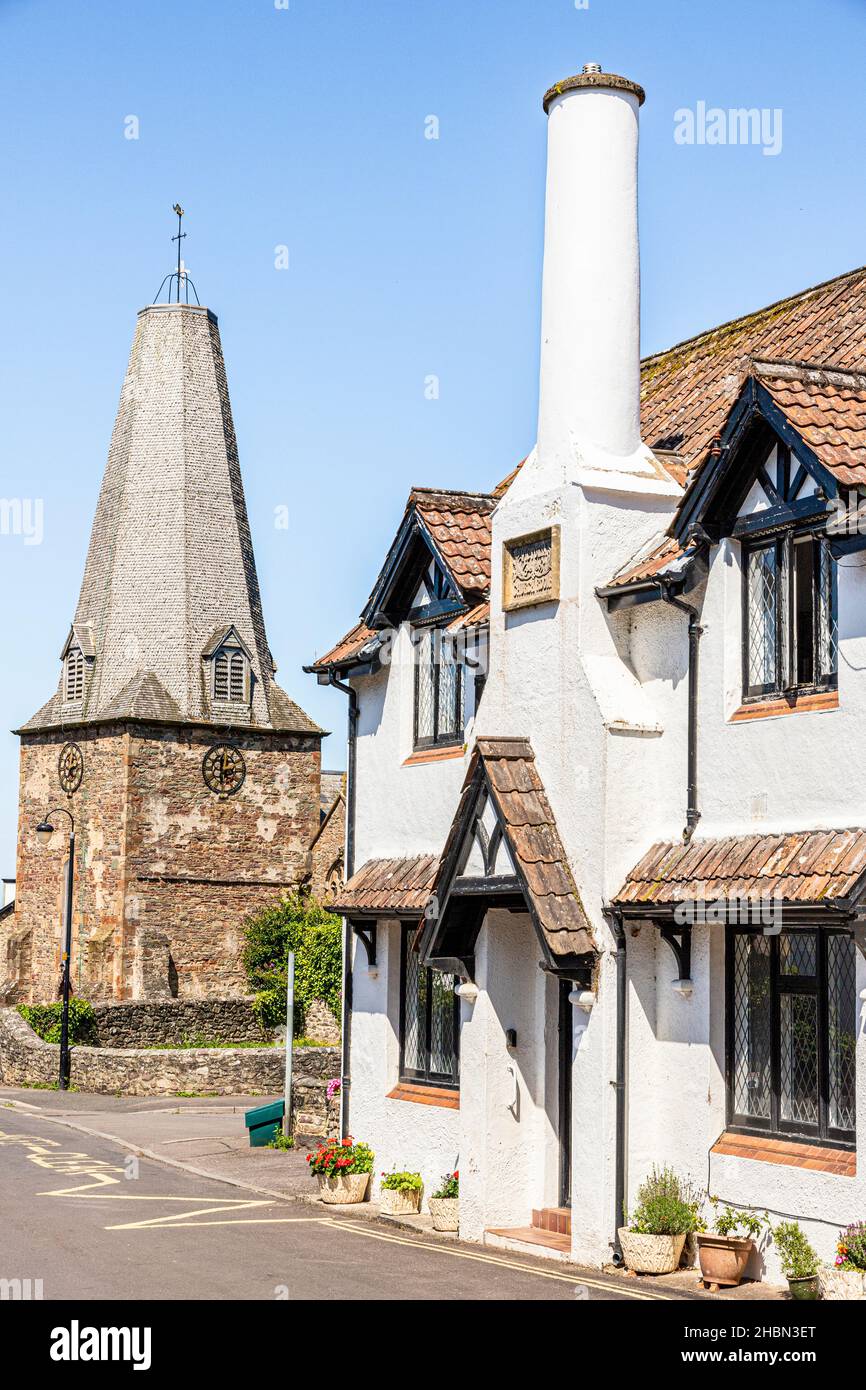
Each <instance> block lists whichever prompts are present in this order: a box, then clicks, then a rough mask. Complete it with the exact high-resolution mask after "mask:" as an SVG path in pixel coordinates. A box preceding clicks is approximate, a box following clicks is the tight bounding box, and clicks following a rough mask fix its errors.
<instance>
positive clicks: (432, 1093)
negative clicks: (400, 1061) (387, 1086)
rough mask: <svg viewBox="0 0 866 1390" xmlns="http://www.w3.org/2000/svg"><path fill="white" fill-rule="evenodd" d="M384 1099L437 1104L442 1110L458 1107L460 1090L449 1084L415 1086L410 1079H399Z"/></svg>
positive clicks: (456, 1108)
mask: <svg viewBox="0 0 866 1390" xmlns="http://www.w3.org/2000/svg"><path fill="white" fill-rule="evenodd" d="M386 1100H408V1101H412V1102H414V1104H415V1105H439V1106H441V1107H442V1108H443V1109H444V1110H459V1109H460V1092H459V1091H455V1090H452V1089H451V1088H450V1087H449V1086H416V1085H415V1084H414V1083H413V1082H411V1081H401V1082H400V1083H399V1084H398V1085H397V1086H395V1087H394V1089H393V1091H389V1092H388V1095H387V1096H386Z"/></svg>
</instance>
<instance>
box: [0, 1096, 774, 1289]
mask: <svg viewBox="0 0 866 1390" xmlns="http://www.w3.org/2000/svg"><path fill="white" fill-rule="evenodd" d="M274 1098H275V1099H276V1097H274ZM267 1099H268V1098H267V1097H262V1096H233V1097H213V1098H210V1097H206V1098H201V1097H197V1098H190V1099H174V1098H167V1097H138V1096H132V1097H120V1096H95V1095H85V1094H83V1093H80V1092H75V1091H70V1092H66V1093H61V1092H58V1091H47V1090H46V1091H43V1090H33V1089H30V1088H0V1175H2V1180H0V1230H2V1231H3V1242H2V1249H0V1256H2V1263H3V1266H4V1267H3V1268H0V1279H3V1278H16V1277H17V1278H25V1277H33V1278H44V1275H43V1273H42V1271H50V1278H48V1279H46V1282H45V1297H46V1298H68V1297H77V1298H119V1297H121V1296H122V1297H126V1298H202V1299H212V1298H273V1297H287V1298H310V1299H312V1298H321V1299H325V1300H340V1299H358V1298H372V1299H377V1298H382V1299H389V1298H401V1299H402V1298H413V1299H436V1300H440V1299H443V1298H449V1299H453V1298H457V1299H551V1298H553V1299H561V1298H568V1299H571V1300H573V1299H575V1298H589V1299H614V1300H616V1299H628V1300H633V1299H637V1300H640V1301H646V1300H657V1299H663V1300H671V1299H673V1300H678V1299H679V1300H681V1299H687V1300H695V1299H701V1300H704V1299H707V1298H711V1297H713V1296H711V1295H708V1294H707V1293H705V1292H703V1291H702V1290H700V1289H699V1287H698V1283H697V1275H696V1273H695V1271H694V1270H684V1271H678V1273H677V1274H676V1275H672V1276H669V1277H665V1278H664V1279H660V1278H655V1279H647V1278H640V1279H636V1278H633V1277H628V1276H626V1275H624V1274H623V1273H622V1272H612V1271H608V1272H604V1273H601V1272H599V1271H598V1270H595V1269H592V1270H590V1269H585V1270H584V1269H581V1268H579V1267H578V1266H576V1265H571V1264H558V1263H553V1262H551V1261H549V1260H545V1259H543V1258H540V1259H537V1258H534V1257H533V1256H531V1255H524V1254H523V1253H520V1254H512V1253H510V1252H507V1251H504V1250H500V1249H496V1250H493V1249H490V1248H487V1247H483V1246H478V1245H475V1244H469V1243H466V1242H461V1241H459V1240H457V1239H455V1238H454V1237H453V1236H442V1235H440V1234H438V1233H436V1232H434V1231H433V1230H432V1225H431V1223H430V1218H429V1217H425V1216H420V1217H409V1218H401V1219H395V1218H389V1217H379V1216H378V1211H377V1208H376V1207H375V1206H374V1205H373V1204H372V1203H363V1204H361V1205H359V1206H354V1207H326V1206H324V1205H323V1204H322V1203H320V1202H318V1201H317V1200H316V1199H317V1193H318V1185H317V1183H316V1181H315V1179H314V1178H312V1177H311V1176H310V1173H309V1169H308V1165H307V1162H306V1153H307V1152H308V1150H309V1148H311V1147H314V1146H315V1143H316V1141H315V1140H310V1141H308V1142H306V1143H305V1142H304V1141H303V1140H302V1141H300V1142H299V1144H298V1147H297V1148H296V1149H294V1150H292V1151H288V1152H283V1151H279V1150H274V1149H252V1148H250V1146H249V1138H248V1135H247V1130H246V1127H245V1125H244V1111H245V1110H248V1109H250V1108H252V1107H253V1106H256V1105H262V1104H264V1103H266V1100H267ZM46 1168H48V1169H49V1170H51V1171H52V1175H53V1173H54V1172H55V1171H60V1172H62V1173H63V1174H64V1176H63V1178H62V1180H61V1181H60V1183H59V1185H58V1186H56V1187H55V1185H54V1181H53V1176H52V1178H51V1180H48V1179H47V1178H46V1173H45V1169H46ZM130 1174H134V1177H130V1176H129V1175H130ZM67 1175H73V1177H71V1178H69V1177H68V1176H67ZM82 1178H83V1179H84V1181H83V1182H82V1181H81V1179H82ZM73 1179H74V1180H73ZM34 1197H37V1198H42V1199H46V1200H44V1201H41V1200H39V1201H34V1200H33V1198H34ZM49 1199H50V1200H49ZM143 1204H146V1205H143ZM190 1208H192V1210H191V1209H190ZM143 1213H146V1215H143ZM118 1216H120V1217H121V1219H120V1220H119V1221H118V1220H117V1218H118ZM157 1231H158V1232H160V1233H162V1234H161V1235H160V1236H159V1237H157V1236H156V1235H155V1234H154V1233H155V1232H157ZM172 1231H174V1232H177V1233H178V1235H177V1237H174V1236H171V1234H170V1233H171V1232H172ZM143 1232H146V1233H147V1236H146V1238H145V1239H142V1233H143ZM167 1232H168V1233H169V1234H168V1235H166V1234H165V1233H167ZM181 1232H182V1233H183V1234H182V1235H181ZM82 1242H83V1243H82ZM166 1245H168V1246H169V1248H170V1254H169V1257H168V1262H167V1263H166V1250H165V1247H166ZM157 1247H158V1249H157ZM386 1247H387V1248H386ZM82 1249H86V1250H87V1252H88V1258H87V1261H86V1263H85V1262H82V1261H81V1259H80V1253H81V1250H82ZM73 1251H76V1252H77V1254H76V1256H75V1257H74V1258H73V1257H72V1252H73ZM67 1255H68V1256H69V1258H68V1259H67ZM37 1266H38V1268H37ZM277 1288H279V1289H280V1290H283V1292H280V1293H274V1289H277ZM121 1289H122V1290H123V1293H122V1294H121V1292H120V1290H121ZM285 1290H288V1292H285ZM780 1293H781V1291H779V1290H775V1289H770V1288H768V1287H767V1286H766V1285H743V1286H742V1287H741V1289H738V1290H731V1291H728V1292H726V1293H725V1294H723V1295H721V1297H722V1298H724V1299H725V1301H727V1300H729V1299H730V1298H731V1297H732V1296H734V1297H747V1298H748V1297H757V1298H761V1299H766V1298H768V1297H769V1298H773V1297H779V1296H780ZM715 1297H717V1298H718V1297H720V1295H716V1296H715Z"/></svg>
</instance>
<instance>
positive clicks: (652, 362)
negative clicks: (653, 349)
mask: <svg viewBox="0 0 866 1390" xmlns="http://www.w3.org/2000/svg"><path fill="white" fill-rule="evenodd" d="M750 357H761V358H770V359H775V360H789V359H794V360H797V361H800V362H821V363H824V364H825V365H828V366H834V367H843V368H849V369H851V370H855V371H857V370H861V371H862V370H866V268H861V269H860V270H854V271H850V272H849V273H848V274H847V275H840V276H839V277H838V278H837V279H835V280H829V281H827V282H826V283H825V284H822V285H816V286H814V287H813V288H812V289H808V290H803V291H802V293H800V294H795V295H792V296H791V297H790V298H789V299H783V300H780V301H779V302H778V303H776V304H770V305H769V306H768V307H767V308H766V309H759V310H758V312H757V313H754V314H747V315H746V316H745V317H743V318H740V319H734V320H732V321H731V322H730V323H725V324H722V325H721V326H720V327H718V328H712V329H710V330H709V331H708V332H707V333H701V334H700V335H699V336H698V337H696V338H690V339H689V340H688V341H687V342H684V343H679V344H677V346H676V347H672V348H670V349H668V351H667V352H659V353H656V354H655V355H654V356H652V357H647V358H645V359H644V360H643V362H642V363H641V432H642V435H643V438H644V440H645V441H646V443H647V444H648V445H649V446H650V448H651V449H674V450H676V451H677V453H678V454H679V455H680V456H681V457H682V458H683V460H684V462H685V463H686V464H687V465H688V466H689V467H694V465H695V464H696V463H698V462H699V461H700V460H701V459H702V458H703V456H704V454H705V453H706V451H707V449H708V447H709V445H710V444H711V443H712V440H713V439H714V438H715V436H716V435H717V434H719V433H720V431H721V429H722V426H723V424H724V422H725V418H726V416H727V414H728V412H729V410H730V409H731V406H732V405H733V403H734V401H735V400H736V398H737V396H738V395H739V392H740V388H741V386H742V384H743V381H744V379H745V377H746V376H747V375H748V371H749V367H748V361H746V360H744V359H748V358H750Z"/></svg>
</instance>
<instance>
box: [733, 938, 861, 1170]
mask: <svg viewBox="0 0 866 1390" xmlns="http://www.w3.org/2000/svg"><path fill="white" fill-rule="evenodd" d="M802 930H805V931H807V932H814V934H815V937H816V973H815V975H813V976H801V975H793V974H790V975H788V974H785V973H784V972H783V971H782V970H781V968H780V943H781V940H782V938H783V937H785V936H794V935H796V934H797V932H796V931H787V932H781V933H779V934H778V935H773V936H768V937H767V938H766V939H767V940H768V941H769V944H770V968H769V978H770V997H769V1010H770V1027H769V1032H770V1115H769V1116H768V1117H762V1116H757V1115H748V1114H744V1113H743V1112H741V1111H737V1110H736V1108H735V1027H736V1007H735V987H736V975H735V964H736V962H735V948H734V942H735V939H736V937H738V936H759V935H761V931H760V929H756V928H752V927H739V926H731V927H728V929H727V933H726V939H725V1113H726V1128H727V1129H728V1130H730V1131H731V1132H733V1133H739V1134H757V1135H763V1136H767V1137H772V1138H776V1139H785V1140H796V1141H797V1142H800V1143H806V1144H808V1143H813V1144H819V1145H825V1146H826V1145H829V1146H831V1147H834V1148H842V1149H854V1148H855V1147H856V1116H855V1127H854V1128H853V1129H850V1130H847V1129H841V1128H839V1127H836V1126H833V1125H831V1124H830V1122H829V1113H830V1044H829V1033H830V1025H829V1013H830V1001H829V989H828V965H827V954H828V941H829V939H830V938H831V937H833V936H845V937H848V938H850V939H852V940H853V937H854V934H853V932H852V931H850V930H845V929H844V928H832V927H808V928H804V929H802ZM855 971H856V965H855ZM855 992H856V974H855ZM785 994H791V995H796V994H800V995H807V996H809V997H812V998H814V999H815V1001H816V1037H817V1101H818V1120H817V1123H816V1124H814V1125H812V1124H810V1123H808V1122H806V1121H797V1120H784V1119H782V1117H781V1090H782V1082H781V1041H782V1026H781V1000H782V996H783V995H785ZM856 1012H857V1011H856V1007H855V1031H854V1040H855V1045H856V1039H857V1031H856V1029H857V1025H856ZM855 1077H856V1073H855ZM855 1105H856V1080H855Z"/></svg>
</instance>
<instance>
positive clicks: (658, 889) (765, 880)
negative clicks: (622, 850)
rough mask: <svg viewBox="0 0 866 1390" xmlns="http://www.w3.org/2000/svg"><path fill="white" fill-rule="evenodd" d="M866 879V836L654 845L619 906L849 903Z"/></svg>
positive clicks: (818, 834) (804, 833)
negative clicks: (748, 900) (773, 899)
mask: <svg viewBox="0 0 866 1390" xmlns="http://www.w3.org/2000/svg"><path fill="white" fill-rule="evenodd" d="M864 874H866V830H863V829H853V830H799V831H795V832H794V833H793V834H790V835H736V836H725V837H724V838H722V839H698V840H692V842H691V844H689V845H684V844H682V843H681V842H673V843H671V842H667V843H661V844H656V845H653V847H652V849H651V850H649V851H648V852H647V853H646V854H645V855H644V857H643V859H641V861H640V863H639V864H636V865H635V867H634V868H633V869H632V871H631V873H630V874H629V875H628V877H627V879H626V881H625V883H624V884H623V886H622V888H621V889H620V890H619V892H618V893H617V894H616V896H615V897H614V899H613V901H614V904H615V905H617V906H625V905H627V904H646V905H647V907H654V906H663V905H665V904H669V903H678V902H690V901H704V902H716V901H720V900H724V899H726V898H734V897H743V896H746V895H750V894H760V895H761V896H778V897H779V898H781V899H782V900H783V901H785V902H794V903H826V902H831V901H838V900H839V899H845V898H847V897H849V896H850V895H851V894H852V893H853V891H854V890H855V888H856V887H857V886H858V885H859V883H860V880H861V879H862V878H863V876H864Z"/></svg>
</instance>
